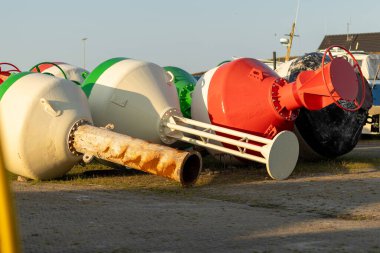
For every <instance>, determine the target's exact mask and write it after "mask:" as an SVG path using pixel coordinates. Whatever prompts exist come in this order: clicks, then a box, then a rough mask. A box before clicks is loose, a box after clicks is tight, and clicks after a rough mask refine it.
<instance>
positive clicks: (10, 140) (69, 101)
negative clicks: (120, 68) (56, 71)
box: [0, 72, 91, 179]
mask: <svg viewBox="0 0 380 253" xmlns="http://www.w3.org/2000/svg"><path fill="white" fill-rule="evenodd" d="M0 99H1V100H0V120H1V137H0V138H1V140H2V141H1V144H2V150H3V152H4V157H5V163H6V168H7V169H8V170H9V171H11V172H13V173H15V174H17V175H21V176H24V177H28V178H32V179H50V178H55V177H59V176H61V175H63V174H65V173H66V172H67V171H68V170H70V169H71V167H72V166H73V165H74V164H76V163H77V162H78V161H79V160H80V157H78V156H75V155H73V154H72V153H71V152H70V151H69V149H68V148H67V139H68V133H69V131H70V129H71V127H72V125H73V124H74V123H75V122H76V121H78V120H81V119H84V120H87V121H88V122H91V114H90V111H89V108H88V106H87V99H86V96H85V95H84V93H83V92H82V91H81V90H80V87H78V86H76V85H75V84H74V83H73V82H71V81H68V80H65V79H60V78H55V77H52V76H49V75H44V74H40V73H30V72H24V73H20V74H15V75H12V76H11V77H9V78H8V79H7V80H6V81H5V82H4V83H3V84H2V85H1V86H0Z"/></svg>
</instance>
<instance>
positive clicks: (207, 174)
mask: <svg viewBox="0 0 380 253" xmlns="http://www.w3.org/2000/svg"><path fill="white" fill-rule="evenodd" d="M203 162H204V163H203V172H202V174H201V176H200V178H199V180H198V182H197V184H196V187H193V188H188V189H186V190H184V189H183V188H182V187H181V186H180V184H179V183H178V182H175V181H173V180H170V179H166V178H162V177H158V176H155V175H150V174H147V173H144V172H140V171H137V170H131V169H126V168H122V169H121V167H118V168H116V169H115V168H111V167H109V166H106V165H103V164H100V163H97V162H93V163H91V164H87V165H86V166H84V167H83V166H81V165H76V166H74V168H73V169H72V170H71V171H69V172H68V173H67V174H66V175H64V176H63V177H61V178H58V179H54V180H49V181H35V180H32V181H30V182H29V183H30V184H39V183H42V184H44V183H50V182H53V183H59V184H69V185H70V184H71V185H82V186H92V185H100V186H102V187H105V188H112V189H123V190H138V191H144V190H147V191H154V192H160V193H174V194H180V195H182V194H185V195H191V194H192V193H193V192H194V191H197V190H198V189H202V188H204V187H207V186H210V185H213V186H218V185H229V184H240V183H249V182H253V181H264V180H271V179H270V177H269V175H268V174H267V172H266V168H265V165H263V164H249V165H246V164H245V165H229V164H227V163H223V162H222V161H220V160H217V159H215V158H213V157H211V156H207V157H205V158H204V160H203ZM379 168H380V158H370V159H368V158H365V157H364V158H360V157H359V158H358V157H343V158H339V159H335V160H323V161H318V162H303V161H300V162H298V164H297V166H296V168H295V170H294V172H293V174H292V175H291V178H300V177H310V176H316V175H326V174H331V175H337V174H346V173H360V172H367V171H368V170H379ZM10 178H11V180H17V176H15V175H12V174H11V175H10Z"/></svg>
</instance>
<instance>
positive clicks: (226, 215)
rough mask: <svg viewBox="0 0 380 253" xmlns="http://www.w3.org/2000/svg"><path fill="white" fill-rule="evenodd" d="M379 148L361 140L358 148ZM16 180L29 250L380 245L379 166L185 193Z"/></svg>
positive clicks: (364, 248) (357, 248) (361, 248)
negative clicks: (341, 172)
mask: <svg viewBox="0 0 380 253" xmlns="http://www.w3.org/2000/svg"><path fill="white" fill-rule="evenodd" d="M366 147H369V149H366ZM379 151H380V149H379V148H376V146H374V145H365V144H362V145H359V148H358V149H357V150H356V151H355V152H356V153H355V152H353V155H358V154H360V155H369V156H370V155H377V154H379ZM221 176H222V175H221ZM12 187H13V189H14V191H15V197H16V204H17V209H18V216H19V224H20V231H21V237H22V243H23V248H24V252H38V253H40V252H380V239H379V238H380V170H379V169H366V168H363V169H361V170H359V171H358V172H356V173H349V174H343V175H329V174H321V175H318V176H310V177H302V178H292V179H289V180H285V181H280V182H278V181H272V180H263V181H254V182H246V183H239V184H227V185H213V184H210V185H208V186H206V187H201V188H199V189H197V190H195V191H192V193H191V194H183V195H181V194H172V193H168V192H152V191H143V190H142V191H136V190H134V191H130V190H112V189H109V188H106V187H104V186H100V185H81V186H78V185H76V186H73V185H70V184H59V183H37V184H33V183H28V182H13V185H12ZM184 191H186V189H184Z"/></svg>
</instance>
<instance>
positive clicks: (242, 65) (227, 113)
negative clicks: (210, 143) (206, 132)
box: [192, 58, 293, 139]
mask: <svg viewBox="0 0 380 253" xmlns="http://www.w3.org/2000/svg"><path fill="white" fill-rule="evenodd" d="M255 70H260V71H261V72H260V73H262V74H261V76H260V74H259V72H255ZM262 75H265V76H262ZM264 77H265V79H264ZM276 78H279V76H278V75H277V74H276V73H275V72H274V71H273V70H271V69H270V68H269V67H268V66H266V65H265V64H263V63H261V62H260V61H258V60H255V59H248V58H242V59H237V60H234V61H232V62H228V63H225V64H222V65H221V66H219V67H217V68H214V69H212V70H210V71H208V72H207V73H206V74H205V75H204V76H203V77H202V78H201V79H200V80H199V81H198V83H197V85H196V87H195V90H194V92H193V104H192V115H193V118H194V119H196V120H200V121H202V120H203V121H205V120H207V121H209V122H211V123H212V124H215V125H219V126H228V127H233V129H235V130H239V131H244V132H247V133H251V134H255V135H258V136H262V137H266V138H270V139H272V138H273V137H274V136H275V135H276V134H277V133H279V132H281V131H283V130H292V129H293V123H292V121H289V120H286V119H285V118H284V117H281V116H280V115H279V114H278V113H277V111H276V110H275V108H274V106H273V104H272V103H271V101H269V100H270V99H271V96H270V94H271V92H272V83H273V82H274V80H275V79H276Z"/></svg>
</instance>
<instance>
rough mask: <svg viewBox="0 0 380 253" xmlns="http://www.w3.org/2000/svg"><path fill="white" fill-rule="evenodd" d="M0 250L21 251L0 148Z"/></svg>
mask: <svg viewBox="0 0 380 253" xmlns="http://www.w3.org/2000/svg"><path fill="white" fill-rule="evenodd" d="M0 252H1V253H18V252H20V241H19V237H18V231H17V227H16V218H15V213H14V210H13V201H12V196H11V192H10V188H9V182H8V178H7V173H6V171H5V168H4V161H3V158H2V152H1V149H0Z"/></svg>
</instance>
